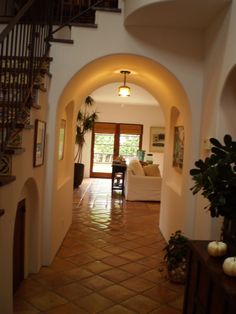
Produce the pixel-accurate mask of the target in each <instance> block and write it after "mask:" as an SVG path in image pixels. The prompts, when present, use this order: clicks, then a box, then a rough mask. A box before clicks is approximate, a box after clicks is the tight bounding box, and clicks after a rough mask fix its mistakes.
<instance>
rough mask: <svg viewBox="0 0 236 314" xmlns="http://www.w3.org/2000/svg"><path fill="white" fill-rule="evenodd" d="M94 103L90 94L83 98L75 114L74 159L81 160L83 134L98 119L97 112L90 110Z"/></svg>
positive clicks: (89, 129) (83, 141)
mask: <svg viewBox="0 0 236 314" xmlns="http://www.w3.org/2000/svg"><path fill="white" fill-rule="evenodd" d="M93 105H94V99H93V98H92V97H91V96H87V97H86V98H85V102H84V105H83V106H82V108H81V110H80V111H79V112H78V115H77V123H76V137H75V143H76V144H77V152H76V155H75V161H76V162H81V161H82V151H83V147H84V143H85V134H87V133H88V132H89V131H91V130H92V129H93V125H94V123H95V122H96V121H97V120H98V112H97V111H96V110H93V111H91V107H92V106H93Z"/></svg>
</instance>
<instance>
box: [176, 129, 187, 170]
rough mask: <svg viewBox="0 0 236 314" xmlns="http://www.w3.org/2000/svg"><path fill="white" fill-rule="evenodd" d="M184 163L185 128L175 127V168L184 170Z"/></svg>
mask: <svg viewBox="0 0 236 314" xmlns="http://www.w3.org/2000/svg"><path fill="white" fill-rule="evenodd" d="M183 161H184V126H182V125H181V126H175V127H174V146H173V167H175V168H176V169H178V170H182V168H183Z"/></svg>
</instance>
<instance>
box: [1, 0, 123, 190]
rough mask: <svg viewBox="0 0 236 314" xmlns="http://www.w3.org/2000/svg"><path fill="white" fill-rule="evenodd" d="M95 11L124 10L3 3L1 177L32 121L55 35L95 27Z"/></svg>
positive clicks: (89, 4)
mask: <svg viewBox="0 0 236 314" xmlns="http://www.w3.org/2000/svg"><path fill="white" fill-rule="evenodd" d="M97 9H105V10H111V11H112V10H113V11H120V10H119V9H118V0H1V4H0V31H1V33H0V176H1V174H2V172H1V166H4V164H6V165H7V161H4V156H5V154H9V153H12V152H13V151H14V149H13V148H14V139H16V138H17V135H18V133H20V132H21V131H22V129H23V128H24V127H25V125H26V124H27V123H28V121H29V114H30V108H31V107H32V105H33V101H34V91H35V88H39V87H40V79H41V78H42V77H43V76H44V74H45V72H47V71H49V64H50V61H51V59H50V57H49V50H50V40H52V38H53V34H55V32H57V31H58V30H59V29H61V28H62V27H64V26H67V25H68V26H71V25H81V24H85V25H89V24H91V23H92V24H94V23H95V10H97ZM53 25H54V29H53ZM14 152H15V151H14ZM2 161H3V162H2ZM6 168H7V167H6ZM9 180H10V181H11V180H12V178H7V177H5V178H4V179H3V180H0V186H1V182H3V181H9Z"/></svg>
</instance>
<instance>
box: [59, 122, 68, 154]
mask: <svg viewBox="0 0 236 314" xmlns="http://www.w3.org/2000/svg"><path fill="white" fill-rule="evenodd" d="M65 133H66V120H64V119H61V123H60V130H59V148H58V159H59V160H62V159H63V157H64V145H65Z"/></svg>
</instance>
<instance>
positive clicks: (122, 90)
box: [119, 70, 130, 97]
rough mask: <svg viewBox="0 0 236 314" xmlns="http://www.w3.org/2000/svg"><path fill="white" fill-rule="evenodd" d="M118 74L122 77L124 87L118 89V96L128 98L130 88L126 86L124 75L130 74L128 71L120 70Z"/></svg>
mask: <svg viewBox="0 0 236 314" xmlns="http://www.w3.org/2000/svg"><path fill="white" fill-rule="evenodd" d="M120 73H121V74H123V75H124V85H121V86H120V87H119V96H120V97H128V96H130V87H129V86H127V85H126V75H127V74H130V71H125V70H122V71H120Z"/></svg>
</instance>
